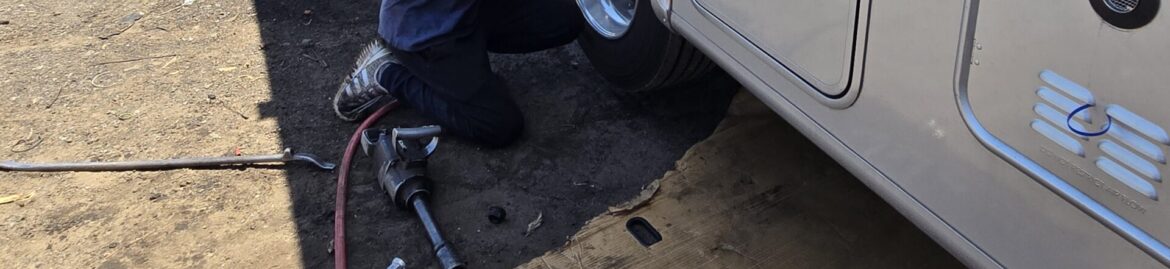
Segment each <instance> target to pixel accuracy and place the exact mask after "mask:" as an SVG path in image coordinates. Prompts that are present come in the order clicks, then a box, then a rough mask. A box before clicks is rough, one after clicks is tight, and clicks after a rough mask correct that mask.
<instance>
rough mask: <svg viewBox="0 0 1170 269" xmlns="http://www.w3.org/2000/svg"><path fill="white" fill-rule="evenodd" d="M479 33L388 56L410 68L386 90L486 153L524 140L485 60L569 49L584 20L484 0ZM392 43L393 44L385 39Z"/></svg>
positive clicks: (553, 2)
mask: <svg viewBox="0 0 1170 269" xmlns="http://www.w3.org/2000/svg"><path fill="white" fill-rule="evenodd" d="M477 8H478V9H479V10H478V12H477V14H476V16H475V18H474V19H475V21H476V23H475V25H476V27H478V28H477V30H476V31H475V32H474V33H473V34H471V35H469V36H464V37H461V38H458V39H456V40H453V41H451V42H446V43H442V44H438V45H434V46H431V47H429V48H426V49H423V50H421V51H414V52H412V51H402V50H399V49H397V48H391V50H393V51H394V55H395V56H396V57H398V59H399V60H400V61H401V63H402V65H403V66H404V67H405V68H391V69H390V70H388V72H385V73H383V74H384V75H383V76H382V78H381V79H380V81H381V82H382V85H383V86H384V87H386V88H387V89H390V91H391V92H392V94H394V96H395V97H397V98H398V99H399V100H401V101H403V102H404V103H406V104H407V105H410V106H412V107H414V108H415V109H418V110H419V111H421V112H422V113H423V114H425V115H427V116H428V117H430V118H431V119H432V120H434V121H436V122H437V123H438V124H439V125H440V126H443V128H444V129H445V131H446V132H448V133H451V134H454V135H456V136H460V137H463V138H465V139H469V140H472V141H475V142H478V143H481V144H483V145H485V146H491V147H499V146H504V145H507V144H509V143H511V142H512V141H515V140H516V138H518V137H519V136H520V134H521V133H522V130H523V128H524V118H523V116H522V115H521V113H520V109H519V108H518V107H517V106H516V103H515V102H514V101H513V100H512V98H511V97H510V96H509V95H508V92H507V91H506V90H505V89H504V88H503V87H502V84H501V83H500V81H499V80H498V79H497V78H496V76H495V75H494V74H493V73H492V71H491V65H490V63H489V62H488V56H487V53H488V52H489V51H490V52H494V53H526V52H534V51H539V50H544V49H548V48H553V47H557V46H561V45H564V44H568V43H569V42H572V41H573V40H574V39H575V38H576V37H577V34H578V33H579V32H580V30H581V27H583V25H584V19H583V18H582V15H581V12H580V11H579V10H578V9H577V7H576V5H575V4H573V2H571V1H564V0H484V1H480V3H479V6H478V7H477ZM382 38H383V39H392V38H394V37H392V36H383V37H382Z"/></svg>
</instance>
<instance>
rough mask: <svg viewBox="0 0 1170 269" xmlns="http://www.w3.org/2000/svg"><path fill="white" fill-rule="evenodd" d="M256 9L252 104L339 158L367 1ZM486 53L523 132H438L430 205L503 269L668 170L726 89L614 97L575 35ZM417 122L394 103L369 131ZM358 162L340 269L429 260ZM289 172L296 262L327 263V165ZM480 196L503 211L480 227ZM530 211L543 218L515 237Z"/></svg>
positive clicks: (405, 217)
mask: <svg viewBox="0 0 1170 269" xmlns="http://www.w3.org/2000/svg"><path fill="white" fill-rule="evenodd" d="M255 6H256V11H257V21H259V22H260V25H259V28H260V33H261V38H262V39H263V40H262V42H263V44H264V46H263V50H264V53H265V60H266V63H267V71H268V75H269V78H270V83H271V87H272V89H271V91H272V95H273V96H272V98H271V102H269V103H265V104H261V105H260V108H259V109H260V111H261V114H262V116H263V117H275V118H276V119H277V122H278V123H279V127H280V130H279V135H280V139H281V140H282V141H283V144H284V146H287V147H294V148H297V149H302V150H305V151H308V152H315V153H319V154H322V155H323V156H325V157H327V159H330V160H333V161H338V160H340V157H341V154H342V150H343V147H344V145H345V143H346V139H348V138H349V136H350V134H351V133H352V132H353V131H354V128H356V124H353V123H345V122H341V121H339V120H337V119H336V118H335V117H334V115H333V112H332V108H331V106H330V98H331V97H332V96H333V94H334V90H335V89H336V87H337V83H338V82H339V81H340V79H341V78H342V77H343V76H345V75H346V74H347V73H348V72H349V68H350V65H351V64H352V62H351V61H352V60H353V58H354V57H355V56H356V54H357V53H358V50H359V49H360V48H361V46H363V45H364V44H365V43H366V42H369V41H370V40H373V39H374V38H375V29H376V23H377V16H378V1H373V0H364V1H308V0H288V1H263V0H256V1H255ZM306 10H310V11H306ZM492 58H493V65H494V66H495V69H496V72H497V73H498V74H499V75H500V76H501V77H503V79H504V81H505V82H506V83H507V84H508V85H509V87H510V88H511V92H512V95H513V96H514V97H515V98H516V99H517V102H518V103H519V104H520V106H521V107H522V109H523V110H524V113H525V117H526V120H527V129H526V130H525V135H524V138H523V139H522V140H521V141H519V142H518V143H516V144H515V145H513V146H510V147H508V148H504V149H498V150H487V149H481V148H479V147H477V146H476V145H473V144H469V143H465V142H463V141H461V140H459V139H446V140H444V141H443V143H442V145H440V147H439V151H438V153H436V155H435V156H434V157H433V158H432V162H431V170H432V177H433V178H435V179H436V180H437V194H436V197H435V198H434V199H435V201H434V202H433V203H432V205H433V206H434V210H435V211H436V212H435V214H436V215H437V218H438V220H439V223H440V225H441V226H442V228H443V230H444V232H445V233H446V235H447V236H448V237H449V239H450V241H451V242H453V244H454V246H455V249H456V250H457V251H458V253H459V254H460V255H461V256H462V257H463V259H464V260H465V261H466V262H467V263H468V265H470V266H471V267H473V268H505V267H513V266H515V265H518V264H520V263H522V262H524V261H527V260H529V259H531V258H533V257H536V256H539V255H540V254H542V253H544V252H545V251H547V250H550V249H553V248H555V247H558V246H561V245H562V244H563V243H564V242H565V240H566V238H567V237H568V236H570V235H572V234H573V233H574V232H575V231H576V230H577V229H578V228H579V227H580V226H581V225H582V224H583V222H585V221H586V220H589V219H590V218H592V217H593V216H595V215H597V214H599V213H601V212H603V211H604V210H605V209H606V208H607V206H609V205H613V204H616V203H619V202H621V201H624V200H626V199H628V198H630V197H632V196H633V195H635V194H636V193H638V191H639V188H640V187H642V186H643V185H644V184H645V183H647V182H649V181H651V180H653V179H656V178H658V177H660V176H661V175H662V174H663V173H664V172H665V171H667V170H669V169H671V168H672V167H673V164H674V161H675V160H676V159H678V157H680V156H681V155H682V153H683V152H684V151H685V150H686V149H687V148H688V147H689V146H690V145H692V144H694V143H695V142H696V141H698V140H700V139H702V138H704V137H706V136H707V135H708V134H709V133H710V132H711V131H712V130H713V128H714V127H715V125H716V124H717V123H718V121H719V120H720V118H721V117H722V114H723V111H724V110H725V107H726V105H727V102H728V100H729V99H730V97H731V93H730V92H731V90H729V89H734V88H736V86H733V84H734V82H732V81H731V80H730V79H729V78H727V77H726V76H725V75H718V76H717V79H716V82H712V83H710V84H709V85H707V84H704V85H694V87H693V88H692V89H686V90H680V91H676V92H672V93H671V94H668V95H667V96H666V97H665V98H660V99H655V100H653V101H652V102H649V103H641V104H633V103H631V102H622V101H619V99H618V98H617V95H615V94H614V93H613V92H612V91H613V90H614V89H612V88H611V87H612V86H609V85H608V84H606V83H605V82H604V81H603V80H602V78H601V77H600V76H599V75H598V74H597V73H596V72H594V70H593V69H592V67H591V66H590V65H589V63H588V61H587V60H586V59H585V58H584V57H583V55H582V54H581V52H580V50H579V49H578V48H577V47H576V45H569V46H566V47H564V48H558V49H553V50H549V51H544V52H539V53H534V54H529V55H493V56H492ZM713 89H719V90H713ZM425 122H426V120H425V119H424V118H422V117H419V116H418V115H417V114H416V113H414V112H413V111H411V110H409V109H399V110H398V111H395V112H393V113H392V115H391V116H388V117H387V118H385V119H383V120H382V121H381V125H380V127H383V128H388V127H393V126H395V125H416V124H422V123H425ZM357 160H358V161H357V162H356V164H355V166H354V167H355V172H354V174H353V175H354V178H352V179H350V185H351V190H350V200H349V201H350V203H349V205H348V208H349V211H348V213H349V214H348V219H347V224H348V234H349V237H348V239H347V240H348V248H349V250H350V253H349V260H350V266H351V267H352V268H383V267H385V266H386V265H388V264H389V262H390V260H391V259H392V258H393V257H402V258H403V259H405V260H406V261H407V262H408V264H409V265H410V267H412V268H422V267H428V266H431V265H433V264H434V262H433V258H432V256H431V255H430V253H429V252H428V250H429V249H430V245H429V243H428V242H427V241H426V239H425V238H424V237H423V236H422V234H421V226H420V225H419V224H418V222H417V221H416V220H415V219H414V218H413V217H412V215H411V214H409V213H408V212H405V211H400V210H397V209H394V208H393V207H392V206H391V204H390V203H389V200H388V198H387V196H386V195H385V194H384V193H383V192H382V190H381V189H380V188H379V187H378V185H377V184H376V183H375V180H374V179H373V175H372V173H371V172H370V171H368V169H367V168H368V167H369V166H370V162H369V160H367V159H366V158H362V157H359V158H357ZM287 178H288V180H289V181H290V184H289V186H290V188H291V193H290V195H291V198H292V201H293V208H292V211H293V215H294V217H295V221H296V226H297V232H298V237H299V242H300V245H301V253H300V254H301V257H302V259H303V264H304V265H305V266H306V267H310V268H322V267H332V266H333V260H332V254H331V253H329V252H328V251H329V249H331V246H330V244H331V243H330V241H331V236H332V234H333V232H332V225H333V222H332V216H333V206H334V205H333V201H334V187H335V185H334V179H335V178H336V174H330V173H322V172H316V171H313V170H311V169H310V168H292V169H290V170H288V172H287ZM489 206H501V207H503V208H505V209H506V210H507V213H508V214H507V215H508V220H507V221H506V222H504V223H502V224H499V225H493V224H490V223H489V222H488V220H487V217H486V214H487V209H488V207H489ZM541 214H543V220H544V221H543V223H544V224H543V226H541V227H540V228H539V229H537V230H536V231H535V232H533V233H532V234H531V235H529V236H525V235H524V231H525V227H526V226H527V224H528V223H529V222H530V221H532V220H533V219H534V218H536V217H537V216H538V215H541Z"/></svg>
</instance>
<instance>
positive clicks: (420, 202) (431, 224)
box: [411, 195, 464, 269]
mask: <svg viewBox="0 0 1170 269" xmlns="http://www.w3.org/2000/svg"><path fill="white" fill-rule="evenodd" d="M425 198H426V197H423V195H418V196H416V197H413V198H411V200H412V201H411V204H413V205H414V212H415V213H417V214H418V219H419V220H420V221H422V224H423V228H425V229H426V230H427V239H430V240H431V246H434V251H435V258H438V260H439V267H441V268H443V269H462V268H464V266H463V263H462V262H459V259H458V258H456V257H455V251H454V250H452V249H451V247H450V246H448V245H447V241H446V240H443V234H441V233H440V232H439V226H438V225H436V224H435V220H434V219H433V218H431V212H430V211H429V210H427V202H426V200H425Z"/></svg>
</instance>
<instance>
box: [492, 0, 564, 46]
mask: <svg viewBox="0 0 1170 269" xmlns="http://www.w3.org/2000/svg"><path fill="white" fill-rule="evenodd" d="M480 5H481V7H480V13H479V20H480V26H481V27H483V29H484V33H485V35H486V42H487V49H488V51H491V52H494V53H528V52H534V51H540V50H545V49H550V48H553V47H559V46H562V45H565V44H568V43H569V42H573V40H575V39H577V35H579V34H580V33H581V30H582V29H584V27H585V17H584V16H583V15H582V14H581V11H580V10H579V9H577V5H576V4H575V3H574V2H573V1H564V0H560V1H558V0H490V1H484V2H482V3H481V4H480Z"/></svg>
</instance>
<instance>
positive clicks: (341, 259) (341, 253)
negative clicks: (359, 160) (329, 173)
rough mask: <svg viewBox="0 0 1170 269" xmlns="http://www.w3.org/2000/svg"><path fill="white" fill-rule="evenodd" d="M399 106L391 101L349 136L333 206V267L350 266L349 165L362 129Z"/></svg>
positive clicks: (342, 157) (338, 174)
mask: <svg viewBox="0 0 1170 269" xmlns="http://www.w3.org/2000/svg"><path fill="white" fill-rule="evenodd" d="M397 107H398V102H397V101H394V102H390V103H388V104H386V105H385V106H382V108H379V109H378V110H377V111H374V113H373V114H370V116H369V117H366V120H365V121H362V124H361V125H358V128H357V131H354V132H353V136H350V137H349V145H346V146H345V155H343V156H341V167H340V170H338V172H337V195H336V196H337V201H336V203H337V204H335V205H334V208H333V268H337V269H345V268H348V267H349V264H348V261H347V258H346V252H345V202H346V195H347V194H348V193H349V166H350V163H353V154H354V153H355V152H354V151H357V147H358V143H360V142H361V137H362V131H364V130H366V128H370V125H373V124H374V122H377V121H378V119H380V118H382V116H385V115H386V113H389V112H390V110H394V108H397Z"/></svg>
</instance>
